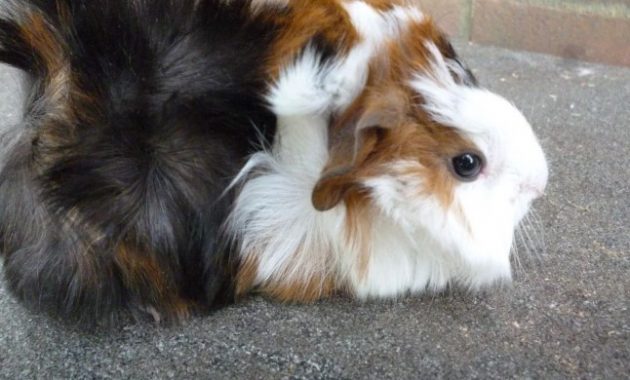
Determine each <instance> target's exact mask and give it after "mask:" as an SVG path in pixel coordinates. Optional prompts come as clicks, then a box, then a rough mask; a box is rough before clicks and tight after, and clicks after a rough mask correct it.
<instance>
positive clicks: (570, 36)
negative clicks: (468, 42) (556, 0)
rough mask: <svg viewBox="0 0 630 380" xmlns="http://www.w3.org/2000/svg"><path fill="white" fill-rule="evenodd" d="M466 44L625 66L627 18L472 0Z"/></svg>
mask: <svg viewBox="0 0 630 380" xmlns="http://www.w3.org/2000/svg"><path fill="white" fill-rule="evenodd" d="M471 39H472V40H473V41H475V42H478V43H482V44H493V45H499V46H503V47H507V48H512V49H521V50H530V51H537V52H542V53H549V54H555V55H559V56H562V57H566V58H575V59H583V60H589V61H594V62H603V63H609V64H617V65H625V66H630V19H627V18H606V17H601V16H598V15H588V14H577V13H573V12H570V11H563V10H555V9H547V8H544V7H540V6H532V5H526V4H515V3H511V2H509V1H498V0H475V2H474V5H473V20H472V34H471Z"/></svg>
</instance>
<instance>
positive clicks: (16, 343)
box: [0, 46, 630, 379]
mask: <svg viewBox="0 0 630 380" xmlns="http://www.w3.org/2000/svg"><path fill="white" fill-rule="evenodd" d="M460 48H461V52H462V55H463V56H464V57H465V58H466V59H467V61H468V62H469V64H470V65H471V66H472V67H474V68H475V69H476V73H477V74H478V76H479V78H480V79H481V82H482V84H484V85H485V86H487V87H489V88H491V89H493V90H496V91H498V92H499V93H501V94H504V95H506V96H507V97H508V98H510V99H512V100H513V101H514V102H515V103H516V104H517V105H518V106H519V107H520V108H521V109H522V110H523V111H524V113H525V114H526V115H527V116H528V117H529V119H530V120H531V122H532V124H533V125H534V128H535V129H536V130H537V132H538V134H539V136H540V139H541V142H542V145H543V146H544V148H545V151H546V152H547V154H548V156H549V161H550V164H551V178H550V184H549V187H548V194H547V196H546V197H545V198H544V199H542V200H540V201H539V202H538V203H537V205H536V206H537V207H536V208H537V212H538V215H539V216H540V219H541V221H542V226H543V229H544V235H545V237H546V239H545V240H546V244H545V247H544V249H543V248H542V246H543V244H542V243H541V242H542V240H543V239H542V238H541V237H540V234H539V237H535V236H532V239H533V240H535V242H536V243H535V244H533V246H534V247H535V249H534V250H533V251H534V253H533V254H530V255H526V254H524V253H523V251H524V247H523V246H522V245H521V247H520V251H521V260H520V261H521V265H518V266H516V268H515V272H516V276H515V281H514V283H513V285H512V286H510V287H507V288H504V289H493V290H492V291H489V292H487V293H486V294H479V295H468V294H463V293H458V292H455V293H448V294H443V295H439V296H437V297H431V296H419V297H408V298H405V299H401V300H398V301H391V302H373V303H368V304H362V303H358V302H355V301H352V300H349V299H345V298H336V299H332V300H326V301H322V302H320V303H317V304H315V305H308V306H299V305H298V306H286V305H279V304H276V303H273V302H270V301H267V300H264V299H260V298H251V299H248V300H246V301H245V302H243V303H241V304H238V305H235V306H233V307H229V308H227V309H224V310H222V311H219V312H216V313H214V314H212V315H209V316H206V317H199V318H195V319H193V320H191V321H189V322H187V323H185V324H184V325H182V326H178V327H170V328H165V327H156V326H154V325H151V324H142V323H140V324H133V323H128V324H126V325H122V326H118V327H117V328H115V329H114V330H113V331H112V330H110V331H98V330H97V331H78V330H76V329H71V328H68V327H64V326H60V325H59V324H57V323H55V322H52V321H51V320H49V319H47V318H46V317H43V316H39V315H33V314H31V313H29V312H27V311H25V310H24V309H23V308H22V307H21V306H20V305H19V304H18V303H17V302H16V301H15V300H14V299H13V298H11V297H10V296H9V295H8V294H7V293H6V290H4V288H2V287H0V378H7V379H17V378H27V379H28V378H61V379H65V378H134V379H135V378H138V379H144V378H177V379H183V378H213V379H219V378H229V379H232V378H245V379H250V378H261V379H266V378H335V379H338V378H352V379H354V378H374V379H386V378H392V379H401V378H409V379H415V378H434V377H437V378H483V379H486V378H506V377H519V378H577V377H580V378H607V379H618V378H628V376H629V374H630V311H629V307H630V301H629V292H630V290H629V288H630V221H629V218H630V69H628V68H615V67H608V66H600V65H594V64H587V63H583V62H579V61H569V60H561V59H557V58H552V57H548V56H542V55H536V54H529V53H516V52H510V51H506V50H501V49H496V48H489V47H480V46H461V47H460ZM14 77H15V74H14V73H10V72H8V71H7V70H6V69H5V68H2V69H0V83H2V85H0V92H1V93H2V95H1V96H0V99H1V100H0V120H2V122H3V123H5V124H6V122H7V120H8V119H10V118H12V117H15V116H16V113H15V110H14V107H15V102H16V100H18V97H16V95H15V91H16V89H15V88H16V87H15V84H16V82H15V81H14V80H13V79H12V78H14ZM10 114H13V116H11V115H10ZM523 159H527V158H526V157H524V158H523ZM530 235H531V234H530Z"/></svg>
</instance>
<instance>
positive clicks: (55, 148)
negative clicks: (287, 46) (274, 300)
mask: <svg viewBox="0 0 630 380" xmlns="http://www.w3.org/2000/svg"><path fill="white" fill-rule="evenodd" d="M0 8H1V10H0V12H1V13H0V15H1V16H0V61H1V62H5V63H8V64H11V65H14V66H16V67H18V68H21V69H23V70H24V71H26V72H27V73H28V75H29V84H28V89H29V94H28V98H27V100H26V102H27V104H26V107H25V108H26V111H25V116H24V120H23V122H21V123H19V124H17V125H14V126H12V127H10V128H9V129H8V130H7V131H5V132H4V134H3V135H2V136H0V160H1V161H0V249H1V250H2V256H4V269H5V273H6V279H7V282H8V285H9V288H10V289H11V290H12V291H13V293H14V294H16V295H17V296H18V297H19V298H20V299H22V300H24V301H25V302H26V303H27V304H29V305H30V306H32V307H34V308H36V309H39V310H44V311H49V312H51V313H53V314H57V315H60V316H62V317H63V318H71V319H78V320H81V321H92V320H99V319H108V318H109V317H110V316H112V315H114V314H115V312H116V311H117V310H119V309H122V308H129V309H131V310H137V311H144V312H148V313H150V314H152V315H153V316H154V317H156V318H161V319H169V320H173V319H179V318H181V317H184V316H186V315H187V314H189V313H190V312H191V311H193V310H194V309H196V308H197V307H201V308H204V309H205V308H208V307H209V306H210V305H212V304H214V303H216V302H218V301H222V300H229V299H230V298H231V295H230V294H231V292H232V290H231V289H232V286H231V276H232V269H231V267H230V263H229V251H228V249H227V245H226V244H223V243H222V242H223V241H225V239H223V238H221V237H220V228H221V225H222V224H223V221H224V219H225V217H226V216H227V213H228V211H229V207H230V204H231V199H232V198H233V194H231V193H229V192H228V193H226V187H227V185H228V184H229V183H230V181H231V180H232V178H233V177H234V175H235V174H236V173H237V172H238V170H240V168H241V166H242V164H243V162H244V161H245V159H246V157H247V156H248V155H250V154H251V153H253V152H254V151H255V149H256V147H257V146H259V145H260V143H261V140H262V139H264V138H271V137H272V136H273V132H274V128H275V117H274V115H273V114H272V113H271V112H270V111H269V110H267V109H266V108H265V107H264V102H263V99H262V94H263V93H264V87H263V86H264V81H263V80H262V78H263V76H264V75H263V73H262V71H261V70H262V67H261V64H260V62H261V61H263V60H264V56H265V54H266V51H267V48H266V46H268V45H269V44H270V43H271V41H272V40H273V36H274V33H275V32H274V30H273V28H269V27H266V26H265V23H264V22H263V21H261V20H256V19H255V17H254V16H253V15H252V12H251V11H250V6H249V4H248V3H246V2H242V1H233V2H231V3H230V4H227V3H226V2H219V1H206V0H204V1H196V0H173V1H166V0H165V1H162V0H160V1H142V0H139V1H128V0H102V1H100V0H99V1H92V0H29V1H26V0H15V1H13V0H10V1H6V0H5V1H4V2H3V3H2V4H0Z"/></svg>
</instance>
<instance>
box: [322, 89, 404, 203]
mask: <svg viewBox="0 0 630 380" xmlns="http://www.w3.org/2000/svg"><path fill="white" fill-rule="evenodd" d="M387 103H388V104H387V105H388V106H387V107H383V105H384V102H382V101H381V102H379V104H378V105H379V106H374V105H373V106H372V107H357V106H356V105H355V106H354V107H351V110H350V111H348V113H346V115H343V116H342V117H341V118H340V120H339V121H337V122H336V125H335V126H333V128H331V131H330V133H331V136H330V138H331V143H332V144H331V145H332V146H331V154H330V159H329V161H328V164H327V165H326V168H325V169H324V171H323V173H322V176H321V177H320V179H319V181H318V182H317V184H316V185H315V188H314V190H313V194H312V203H313V206H314V207H315V208H316V209H317V210H319V211H326V210H330V209H331V208H333V207H335V206H336V205H337V204H339V202H341V201H342V200H343V199H344V198H345V196H346V194H348V192H349V191H350V190H352V189H353V188H354V187H356V186H357V185H358V184H359V179H360V178H359V177H360V174H361V173H360V172H361V170H362V169H363V168H364V167H365V163H366V160H367V158H368V157H369V156H370V155H371V154H372V153H373V152H374V150H375V149H376V147H377V144H378V142H379V140H380V139H381V138H382V136H383V134H384V133H385V132H386V130H387V129H390V126H392V125H394V124H395V120H394V119H395V118H396V117H400V113H399V112H398V111H399V110H398V109H392V108H391V107H390V104H389V102H387ZM353 109H354V110H353Z"/></svg>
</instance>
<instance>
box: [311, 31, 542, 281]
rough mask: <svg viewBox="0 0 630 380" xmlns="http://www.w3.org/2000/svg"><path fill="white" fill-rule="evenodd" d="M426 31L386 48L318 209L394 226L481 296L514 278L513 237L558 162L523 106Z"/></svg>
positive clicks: (321, 186)
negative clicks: (480, 79) (480, 81)
mask: <svg viewBox="0 0 630 380" xmlns="http://www.w3.org/2000/svg"><path fill="white" fill-rule="evenodd" d="M421 28H424V29H422V30H419V31H417V32H416V34H410V35H409V36H407V37H406V38H408V39H409V40H407V41H405V40H404V39H403V40H401V41H397V42H396V43H391V44H390V45H389V46H388V47H387V49H388V52H387V54H383V55H382V56H381V57H379V58H377V59H376V60H375V61H374V62H373V64H372V66H371V70H370V76H369V79H368V83H367V84H366V87H365V90H364V91H363V93H362V94H361V95H360V96H359V97H358V98H357V99H356V101H355V103H354V104H353V105H352V106H351V107H350V108H349V109H348V110H345V111H344V112H342V113H341V114H340V115H339V116H338V117H337V118H336V120H335V122H334V123H333V126H332V127H331V141H330V144H331V154H330V159H329V162H328V165H327V166H326V168H325V170H324V172H323V174H322V177H321V178H320V180H319V182H318V183H317V186H316V187H315V190H314V191H313V205H314V206H315V207H316V208H317V209H319V210H327V209H331V208H333V207H335V206H337V205H338V204H340V203H343V204H345V206H346V208H347V212H348V215H350V214H354V215H362V218H366V217H365V215H366V213H365V212H361V213H356V212H352V211H353V210H352V209H353V208H357V207H358V208H364V209H370V210H371V212H372V214H371V216H370V217H369V218H379V217H386V218H389V219H390V220H392V221H393V222H394V223H395V224H396V225H397V228H400V229H401V230H402V232H404V236H408V237H410V239H412V240H414V242H415V244H416V246H417V247H418V248H417V249H418V254H421V255H426V256H429V257H432V258H434V259H435V260H438V261H439V262H441V263H442V264H443V265H447V266H448V267H449V268H450V269H451V272H452V273H454V275H453V276H454V277H455V278H450V279H449V281H452V280H454V281H456V282H458V283H460V284H463V285H465V286H468V287H470V288H478V287H480V286H483V285H486V284H490V283H493V282H495V281H497V280H501V279H509V278H510V277H511V268H510V251H511V247H512V241H513V236H514V231H515V229H516V228H517V226H518V224H519V222H520V221H521V219H522V218H523V217H524V216H525V214H526V213H527V212H528V210H529V208H530V205H531V203H532V201H533V200H534V199H536V198H538V197H539V196H541V195H542V194H543V191H544V189H545V186H546V183H547V175H548V174H547V163H546V160H545V156H544V154H543V151H542V149H541V146H540V144H539V143H538V141H537V139H536V137H535V135H534V133H533V131H532V128H531V126H530V125H529V123H528V122H527V120H526V119H525V117H524V116H523V115H522V114H521V113H520V112H519V111H518V110H517V109H516V108H515V107H514V105H512V104H511V103H510V102H508V101H507V100H505V99H504V98H502V97H501V96H499V95H496V94H494V93H492V92H490V91H488V90H486V89H483V88H481V87H479V86H478V85H477V82H476V80H475V78H474V77H473V76H472V74H471V73H470V71H469V70H468V69H466V68H465V66H463V65H462V64H461V63H460V61H459V60H458V59H457V56H456V55H455V52H454V51H453V48H452V47H451V45H450V44H449V43H448V42H447V41H446V39H444V38H443V37H442V36H441V35H440V34H439V33H438V32H435V29H433V28H432V27H430V28H429V29H426V28H427V27H426V26H421ZM357 222H358V223H370V221H369V220H359V221H357ZM375 233H378V231H375Z"/></svg>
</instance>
